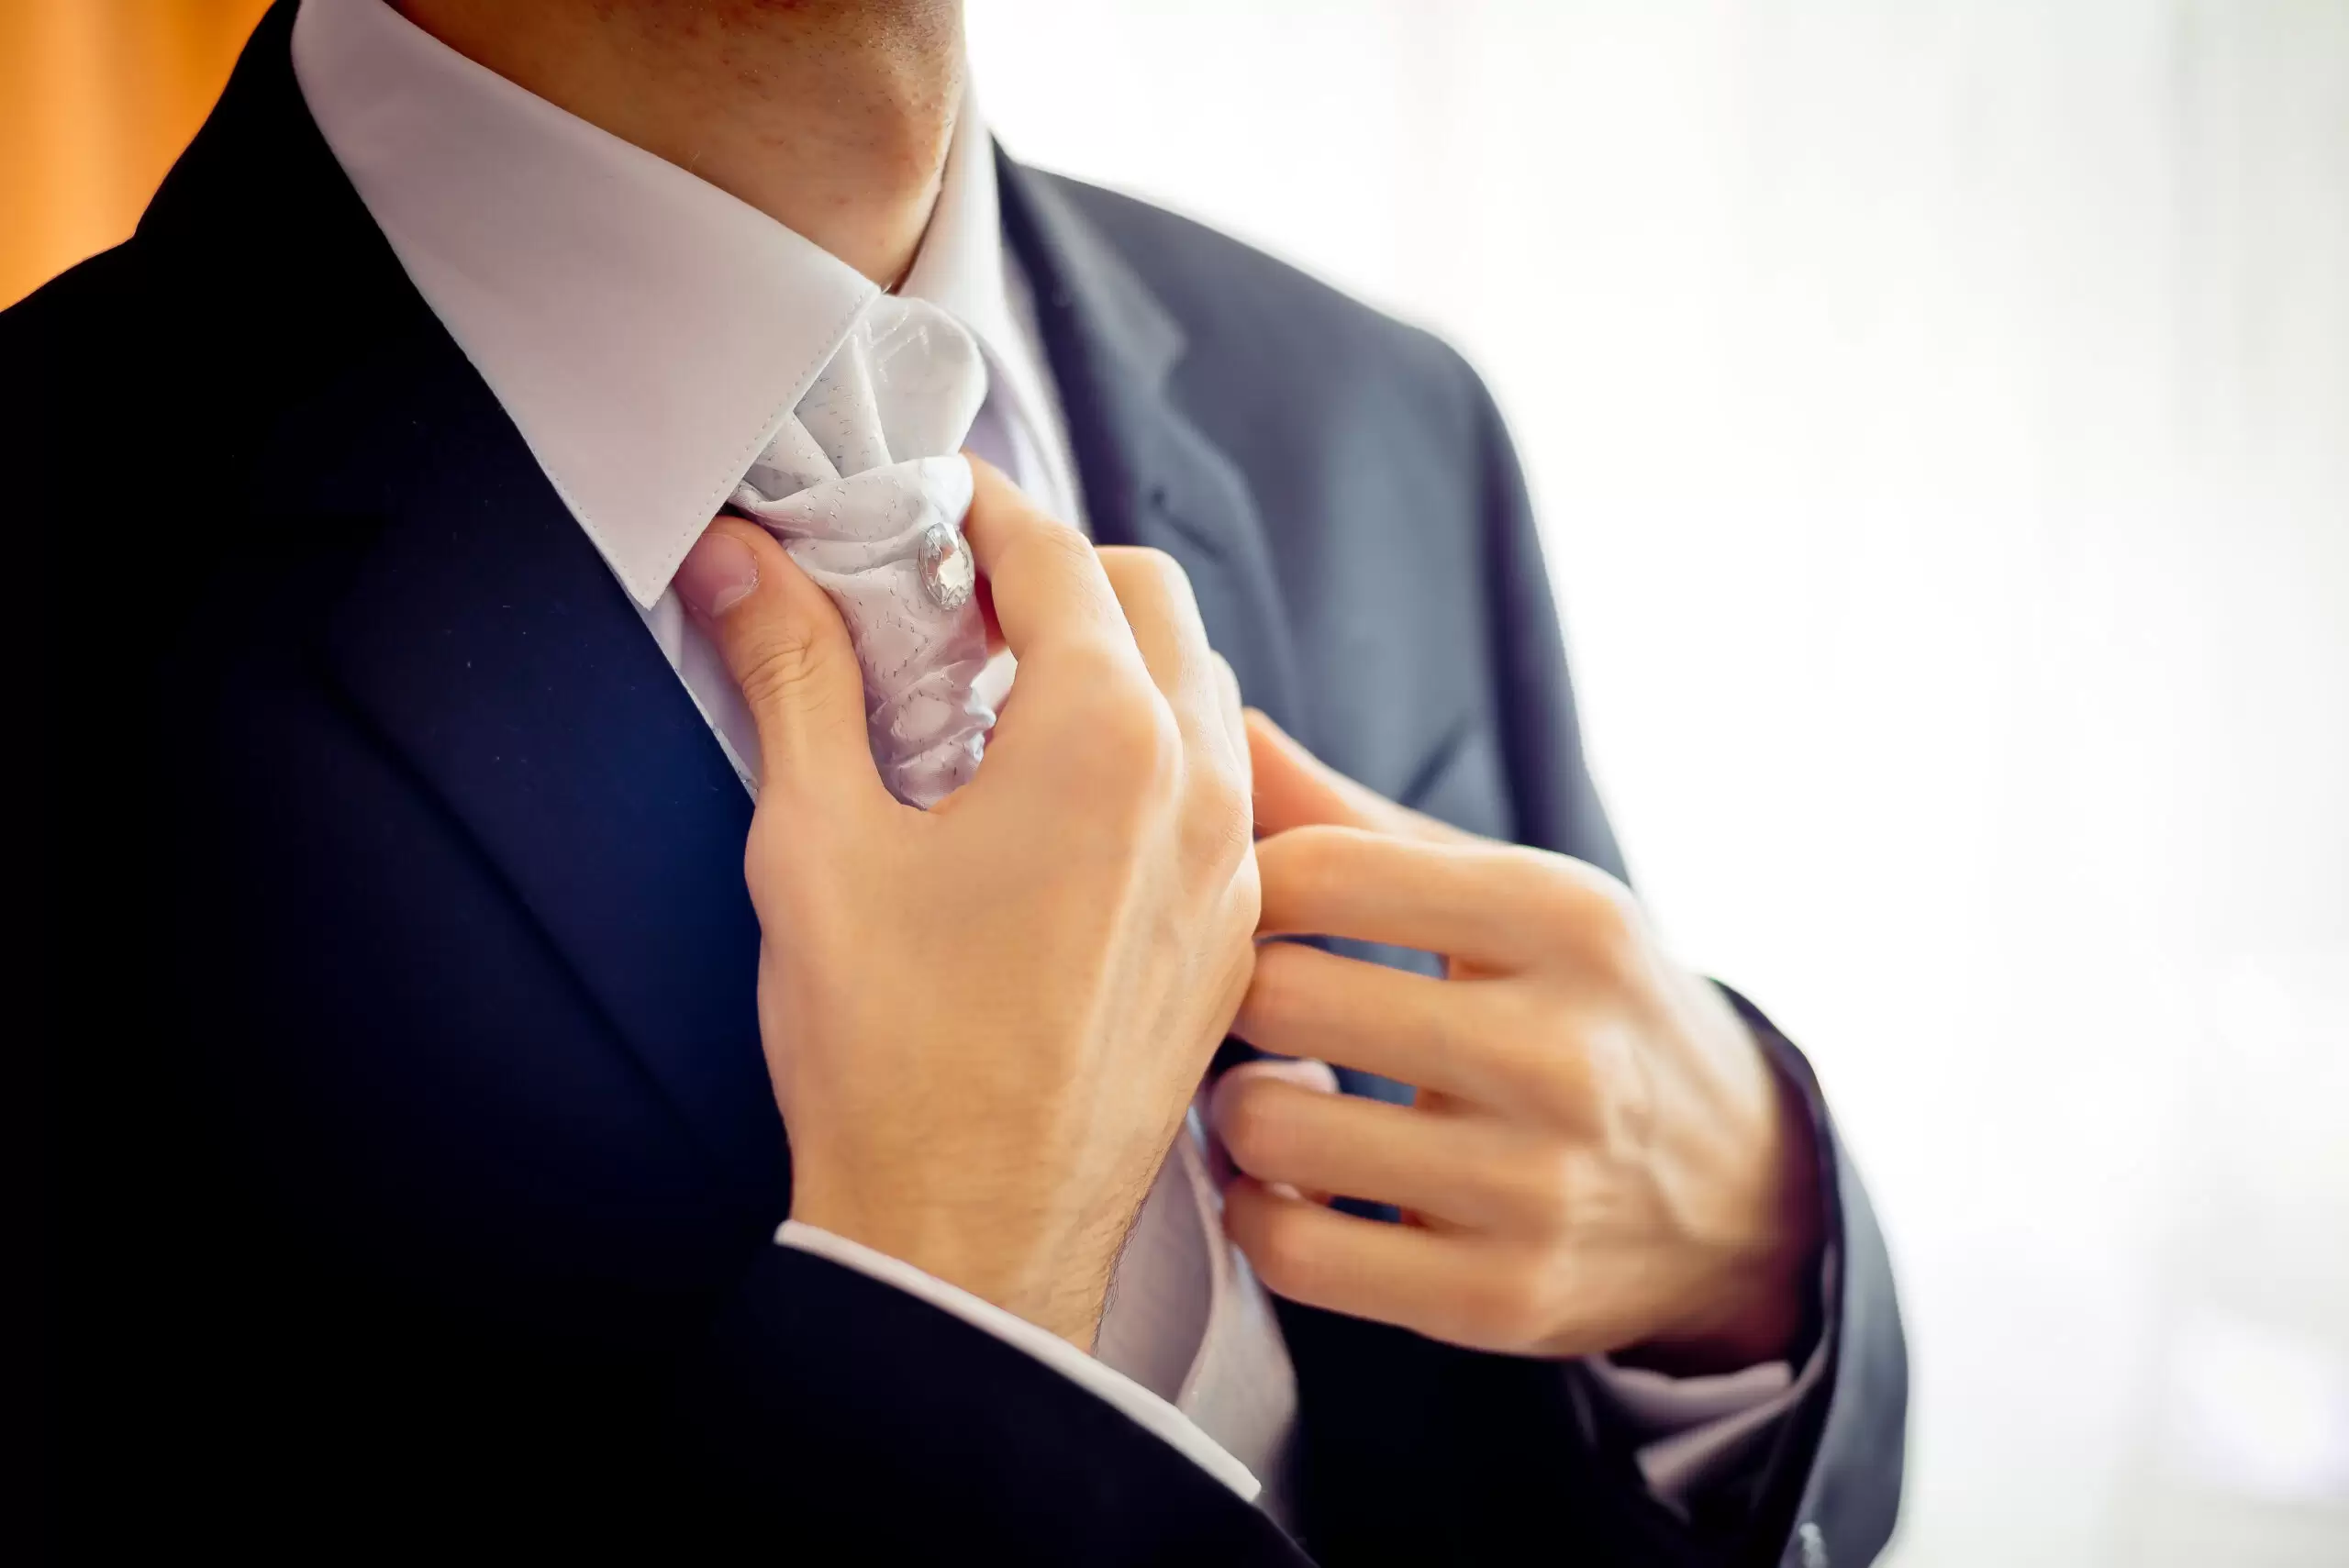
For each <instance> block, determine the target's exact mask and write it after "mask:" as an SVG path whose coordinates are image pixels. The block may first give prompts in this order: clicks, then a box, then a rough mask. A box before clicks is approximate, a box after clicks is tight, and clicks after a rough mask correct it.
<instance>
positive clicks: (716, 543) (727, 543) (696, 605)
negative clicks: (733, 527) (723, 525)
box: [675, 531, 759, 620]
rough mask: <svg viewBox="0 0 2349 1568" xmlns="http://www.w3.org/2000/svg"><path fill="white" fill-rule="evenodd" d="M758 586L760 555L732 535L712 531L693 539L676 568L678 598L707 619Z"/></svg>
mask: <svg viewBox="0 0 2349 1568" xmlns="http://www.w3.org/2000/svg"><path fill="white" fill-rule="evenodd" d="M758 585H759V558H758V557H757V556H755V555H753V554H751V547H750V546H749V545H747V544H744V543H743V542H742V541H741V540H740V539H736V538H735V537H734V536H733V535H732V534H727V533H718V532H715V531H712V532H710V533H706V534H704V535H702V536H701V538H700V539H697V540H696V541H695V543H694V547H693V549H691V550H687V551H686V552H685V562H684V563H683V564H681V565H680V566H679V567H678V568H677V576H676V583H675V587H676V590H677V597H679V598H681V599H683V600H685V607H686V608H687V609H689V610H691V611H693V612H694V614H696V615H697V616H700V617H703V618H704V619H706V620H716V619H717V618H718V617H719V616H722V615H724V614H725V613H726V612H727V611H729V610H730V609H732V608H733V607H734V606H737V605H739V604H740V603H741V602H742V601H743V600H744V599H746V598H748V597H750V594H751V589H753V588H755V587H757V586H758Z"/></svg>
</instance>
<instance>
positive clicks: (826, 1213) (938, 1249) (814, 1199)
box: [791, 1173, 1114, 1355]
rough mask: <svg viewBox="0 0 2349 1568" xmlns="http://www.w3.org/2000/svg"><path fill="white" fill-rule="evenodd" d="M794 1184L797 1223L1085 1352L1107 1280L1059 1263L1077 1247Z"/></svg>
mask: <svg viewBox="0 0 2349 1568" xmlns="http://www.w3.org/2000/svg"><path fill="white" fill-rule="evenodd" d="M795 1176H796V1173H795ZM810 1187H813V1189H814V1190H812V1191H811V1190H809V1189H810ZM794 1188H795V1190H794V1192H793V1195H792V1205H791V1218H793V1219H794V1220H796V1221H797V1222H798V1223H799V1224H802V1225H808V1226H813V1227H814V1228H815V1229H818V1230H826V1231H829V1232H830V1233H831V1234H833V1235H835V1236H839V1237H841V1238H843V1239H845V1240H851V1241H854V1242H856V1243H857V1244H858V1245H859V1246H862V1247H868V1248H870V1249H872V1250H873V1251H876V1252H879V1253H882V1254H884V1255H885V1256H887V1257H891V1258H895V1259H896V1260H897V1261H898V1262H902V1263H907V1264H909V1265H911V1266H912V1267H914V1268H917V1269H919V1270H920V1271H921V1272H922V1273H926V1274H929V1275H930V1277H931V1278H933V1279H938V1280H942V1281H943V1282H945V1283H946V1284H951V1285H952V1286H954V1287H955V1288H956V1289H958V1290H963V1291H967V1292H969V1293H970V1294H971V1295H973V1296H977V1297H978V1298H979V1299H980V1300H982V1301H985V1302H986V1303H988V1304H989V1305H990V1306H995V1307H1001V1308H1003V1309H1004V1310H1005V1311H1006V1312H1008V1313H1010V1314H1011V1315H1012V1316H1013V1317H1015V1318H1022V1319H1024V1320H1026V1321H1028V1322H1030V1323H1033V1324H1034V1325H1036V1326H1037V1327H1038V1328H1040V1329H1044V1330H1045V1331H1047V1332H1048V1333H1052V1334H1054V1335H1057V1336H1058V1337H1059V1338H1061V1339H1063V1340H1067V1341H1068V1342H1069V1343H1070V1344H1072V1345H1074V1346H1075V1347H1076V1348H1077V1349H1078V1350H1080V1351H1085V1353H1086V1354H1088V1355H1090V1354H1091V1353H1092V1351H1093V1344H1094V1340H1095V1339H1096V1337H1097V1334H1098V1332H1099V1329H1100V1326H1101V1313H1102V1309H1103V1306H1104V1304H1105V1303H1106V1301H1107V1299H1108V1284H1109V1282H1108V1269H1107V1266H1106V1265H1105V1266H1103V1267H1101V1268H1099V1269H1087V1268H1083V1267H1070V1266H1067V1264H1066V1263H1065V1262H1062V1260H1066V1259H1068V1258H1070V1257H1072V1256H1074V1255H1077V1254H1079V1253H1080V1252H1082V1251H1083V1250H1082V1249H1070V1248H1062V1247H1054V1246H1052V1245H1049V1244H1048V1243H1046V1242H1045V1241H1043V1240H1039V1239H1037V1238H1033V1237H1027V1238H1023V1237H1021V1236H1020V1235H1019V1234H1017V1233H1016V1231H1015V1229H1014V1228H1011V1227H1007V1226H1005V1225H1003V1224H1002V1223H1001V1222H1000V1220H999V1219H996V1218H992V1217H989V1216H985V1215H976V1214H972V1213H970V1212H968V1211H967V1210H964V1209H962V1208H959V1207H956V1208H952V1209H951V1210H950V1209H949V1208H944V1207H934V1206H929V1205H923V1204H919V1203H896V1204H890V1203H882V1204H872V1203H861V1202H854V1201H843V1197H844V1195H840V1194H835V1193H830V1192H828V1191H826V1190H825V1188H824V1186H823V1184H820V1183H813V1184H811V1183H806V1182H804V1181H801V1180H797V1179H795V1182H794ZM1108 1255H1110V1256H1114V1252H1111V1253H1110V1254H1108ZM1096 1276H1097V1277H1096Z"/></svg>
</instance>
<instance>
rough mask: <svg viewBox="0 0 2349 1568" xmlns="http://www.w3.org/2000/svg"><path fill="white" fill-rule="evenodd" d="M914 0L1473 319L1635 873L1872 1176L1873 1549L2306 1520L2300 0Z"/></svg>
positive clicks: (1088, 106) (1023, 115)
mask: <svg viewBox="0 0 2349 1568" xmlns="http://www.w3.org/2000/svg"><path fill="white" fill-rule="evenodd" d="M971 27H972V34H973V39H974V44H973V48H974V57H975V69H976V72H977V81H978V83H979V87H980V91H981V95H982V97H983V99H984V101H985V105H986V108H987V113H988V116H989V118H990V119H991V121H992V122H993V123H994V125H995V127H996V129H997V131H998V132H999V134H1000V135H1001V137H1002V139H1004V141H1005V142H1006V144H1007V145H1008V147H1009V148H1010V149H1011V150H1012V151H1013V153H1014V154H1015V155H1018V156H1020V157H1024V158H1026V159H1028V160H1030V161H1035V162H1039V163H1041V164H1044V165H1046V166H1048V167H1052V168H1056V169H1060V170H1063V171H1066V172H1073V173H1077V174H1081V175H1084V176H1086V177H1090V178H1093V179H1097V180H1099V181H1102V182H1104V183H1110V184H1113V185H1117V186H1119V187H1121V188H1124V189H1127V190H1129V191H1131V192H1134V193H1136V194H1138V195H1145V196H1148V197H1150V198H1152V199H1154V200H1158V201H1161V202H1163V203H1165V204H1167V205H1170V206H1175V207H1177V208H1179V209H1181V210H1184V211H1186V212H1189V213H1191V214H1193V215H1194V216H1197V217H1202V218H1204V219H1207V220H1208V221H1209V222H1212V223H1214V224H1216V225H1218V226H1219V227H1221V228H1227V229H1229V230H1230V231H1233V232H1235V233H1237V234H1239V235H1241V237H1242V238H1245V239H1251V240H1253V241H1255V242H1257V243H1259V244H1262V245H1264V246H1265V247H1267V248H1268V249H1271V250H1275V252H1277V253H1279V254H1281V255H1283V256H1286V257H1287V258H1289V259H1291V260H1293V261H1296V262H1297V263H1298V264H1300V265H1302V266H1304V267H1306V268H1308V269H1309V270H1310V271H1312V272H1317V273H1319V274H1320V275H1321V276H1323V277H1325V278H1327V279H1329V280H1330V281H1331V282H1334V283H1336V284H1340V285H1341V286H1342V287H1344V288H1347V289H1349V290H1351V291H1353V292H1354V293H1356V294H1358V295H1362V296H1364V297H1365V298H1367V299H1369V300H1371V301H1372V302H1374V303H1375V304H1377V305H1379V306H1383V307H1385V308H1386V309H1389V310H1392V311H1394V312H1396V313H1397V314H1399V315H1402V316H1404V317H1408V318H1409V319H1412V320H1415V321H1418V322H1420V323H1422V324H1424V325H1426V326H1429V327H1431V328H1434V329H1435V330H1436V331H1438V332H1441V333H1442V334H1443V335H1444V336H1445V337H1447V338H1449V339H1452V340H1453V342H1455V343H1457V344H1458V345H1459V346H1460V347H1461V348H1462V349H1463V350H1464V351H1466V353H1467V354H1468V355H1469V357H1470V358H1471V359H1472V360H1473V361H1475V362H1476V363H1477V364H1478V365H1479V366H1480V367H1481V368H1482V370H1483V371H1484V372H1485V373H1486V376H1487V377H1488V379H1489V380H1490V381H1491V382H1492V384H1493V385H1494V388H1495V390H1496V392H1497V395H1498V396H1499V399H1500V402H1501V405H1502V407H1503V408H1504V410H1505V411H1506V412H1507V413H1508V416H1509V417H1510V420H1511V423H1512V425H1513V427H1514V429H1515V432H1516V436H1517V439H1518V442H1519V445H1520V449H1521V450H1522V453H1523V456H1524V460H1525V462H1526V465H1527V468H1528V470H1529V473H1530V475H1531V482H1532V485H1533V489H1534V494H1535V496H1536V500H1537V503H1538V504H1539V506H1541V509H1542V515H1543V517H1544V518H1545V523H1546V530H1547V532H1546V538H1547V541H1548V545H1549V548H1550V556H1551V566H1552V570H1553V575H1554V577H1555V580H1556V584H1557V588H1558V592H1559V595H1560V599H1561V601H1562V604H1563V606H1564V614H1565V617H1566V625H1567V634H1568V639H1569V641H1570V645H1571V647H1572V651H1573V657H1574V660H1575V670H1576V673H1577V676H1578V680H1579V684H1580V688H1581V692H1582V694H1583V696H1584V699H1585V703H1586V723H1587V730H1588V738H1589V741H1590V744H1591V748H1592V751H1593V753H1594V756H1595V759H1596V764H1597V767H1598V773H1599V775H1600V784H1601V787H1602V789H1603V790H1604V791H1605V793H1606V795H1607V797H1608V800H1609V805H1610V806H1611V808H1612V811H1613V814H1614V816H1615V819H1616V822H1617V825H1618V828H1620V833H1621V836H1622V838H1623V840H1624V844H1625V848H1626V850H1627V851H1628V853H1629V855H1630V857H1631V863H1632V870H1633V873H1634V876H1635V878H1636V879H1637V880H1638V881H1639V883H1640V885H1641V886H1642V889H1643V890H1644V892H1645V893H1646V895H1648V897H1649V899H1650V901H1651V902H1652V903H1653V906H1655V908H1656V909H1657V911H1658V913H1659V916H1660V917H1661V918H1662V920H1663V921H1664V926H1665V928H1666V929H1667V930H1668V931H1669V933H1670V934H1671V936H1672V938H1673V939H1674V940H1675V943H1676V944H1677V946H1678V947H1679V949H1680V950H1681V951H1682V952H1683V953H1684V955H1685V956H1686V957H1687V959H1688V960H1689V961H1690V962H1692V963H1694V964H1696V965H1697V966H1698V967H1700V968H1703V969H1705V970H1707V971H1709V972H1711V973H1718V974H1720V975H1721V976H1722V977H1724V978H1726V979H1729V980H1731V981H1732V982H1734V983H1735V984H1739V985H1740V986H1742V987H1743V988H1745V989H1746V990H1748V991H1749V992H1750V993H1751V994H1752V995H1754V996H1755V997H1756V998H1757V999H1758V1000H1760V1001H1761V1002H1762V1003H1763V1004H1764V1005H1765V1006H1767V1007H1768V1008H1770V1009H1771V1011H1772V1012H1773V1013H1774V1014H1775V1015H1776V1017H1777V1018H1779V1019H1780V1020H1781V1021H1782V1022H1783V1023H1784V1024H1785V1025H1786V1027H1787V1029H1788V1030H1789V1032H1791V1033H1792V1034H1793V1035H1794V1036H1795V1037H1796V1038H1797V1039H1798V1040H1800V1041H1802V1042H1803V1043H1804V1044H1805V1045H1806V1047H1807V1048H1808V1049H1809V1051H1810V1052H1811V1053H1812V1055H1813V1057H1814V1059H1815V1060H1816V1061H1817V1062H1818V1063H1819V1066H1820V1072H1821V1074H1822V1076H1823V1077H1824V1078H1825V1080H1826V1082H1827V1084H1828V1087H1829V1092H1830V1094H1831V1095H1832V1097H1833V1099H1834V1101H1835V1104H1836V1106H1837V1107H1838V1109H1839V1112H1840V1114H1841V1117H1842V1124H1843V1128H1844V1130H1845V1133H1846V1135H1847V1137H1848V1138H1849V1139H1850V1140H1851V1142H1852V1144H1853V1146H1854V1149H1855V1151H1857V1154H1858V1157H1859V1158H1860V1160H1861V1161H1862V1162H1863V1163H1864V1164H1865V1167H1866V1168H1867V1170H1868V1173H1869V1174H1870V1178H1871V1182H1872V1185H1873V1188H1874V1191H1875V1193H1876V1200H1877V1204H1878V1207H1879V1209H1880V1211H1881V1213H1882V1215H1883V1218H1884V1219H1885V1222H1886V1225H1887V1229H1888V1230H1889V1231H1890V1233H1891V1236H1892V1240H1893V1243H1894V1246H1895V1250H1896V1262H1897V1263H1898V1268H1899V1271H1900V1276H1901V1283H1902V1286H1903V1291H1904V1303H1905V1308H1906V1311H1907V1314H1908V1318H1909V1328H1910V1337H1911V1344H1912V1349H1913V1352H1914V1369H1915V1389H1914V1399H1913V1405H1912V1423H1911V1428H1912V1429H1911V1446H1910V1469H1909V1493H1908V1501H1907V1507H1906V1511H1905V1522H1904V1527H1903V1532H1902V1536H1901V1539H1900V1540H1899V1543H1898V1546H1897V1547H1896V1549H1895V1551H1894V1554H1893V1561H1895V1562H1898V1564H1901V1565H1902V1568H1926V1565H1929V1564H1930V1565H1934V1568H1939V1565H1943V1564H1947V1565H1951V1568H1956V1565H1959V1564H1964V1565H1966V1568H1978V1565H1979V1564H1982V1563H1989V1562H1995V1563H1998V1564H2001V1565H2006V1568H2012V1565H2028V1564H2050V1565H2058V1564H2060V1565H2063V1568H2079V1565H2088V1564H2116V1565H2118V1564H2129V1565H2132V1568H2134V1565H2138V1564H2163V1563H2171V1562H2176V1563H2180V1564H2184V1563H2193V1564H2197V1565H2198V1568H2199V1565H2206V1564H2210V1563H2225V1564H2228V1565H2229V1568H2256V1565H2258V1564H2262V1563H2293V1564H2302V1563H2306V1564H2315V1563H2332V1564H2340V1563H2349V0H2242V3H2237V4H2229V3H2224V0H1842V3H1840V4H1835V3H1828V0H1810V3H1797V0H1785V3H1781V4H1763V3H1760V0H1573V3H1570V0H1551V3H1546V4H1544V3H1539V0H1517V3H1508V0H1486V3H1482V4H1477V3H1471V0H1319V3H1308V0H1212V3H1210V0H1190V3H1187V4H1176V3H1174V0H1159V3H1156V4H1150V3H1145V0H1123V3H1113V0H973V17H972V21H971ZM1271 521H1272V523H1273V526H1275V527H1278V526H1279V519H1278V518H1273V519H1271Z"/></svg>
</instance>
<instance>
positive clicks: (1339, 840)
mask: <svg viewBox="0 0 2349 1568" xmlns="http://www.w3.org/2000/svg"><path fill="white" fill-rule="evenodd" d="M1346 850H1347V841H1346V839H1345V837H1344V834H1343V833H1342V832H1341V831H1340V830H1338V829H1333V828H1321V827H1308V828H1290V829H1289V830H1288V831H1287V832H1286V833H1280V834H1276V835H1275V836H1274V837H1272V838H1270V839H1267V840H1264V843H1262V844H1260V845H1258V846H1257V851H1256V858H1257V861H1258V862H1259V863H1260V864H1261V865H1262V866H1263V868H1264V881H1265V883H1266V884H1267V885H1268V886H1271V887H1274V888H1276V889H1278V890H1279V891H1280V892H1281V893H1283V894H1285V895H1289V896H1291V897H1312V896H1314V895H1321V894H1326V893H1328V892H1330V890H1332V889H1334V888H1335V887H1336V886H1337V885H1338V884H1339V883H1340V882H1341V880H1342V879H1343V876H1344V865H1345V854H1346Z"/></svg>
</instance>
